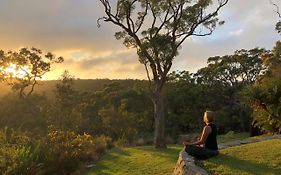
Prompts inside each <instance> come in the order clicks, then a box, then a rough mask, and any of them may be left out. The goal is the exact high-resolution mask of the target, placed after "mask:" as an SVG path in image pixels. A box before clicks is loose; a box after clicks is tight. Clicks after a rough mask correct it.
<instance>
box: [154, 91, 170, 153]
mask: <svg viewBox="0 0 281 175" xmlns="http://www.w3.org/2000/svg"><path fill="white" fill-rule="evenodd" d="M153 104H154V119H155V132H154V147H155V148H156V149H165V148H167V147H166V143H165V112H164V102H163V94H162V88H160V89H157V90H156V91H155V93H154V97H153Z"/></svg>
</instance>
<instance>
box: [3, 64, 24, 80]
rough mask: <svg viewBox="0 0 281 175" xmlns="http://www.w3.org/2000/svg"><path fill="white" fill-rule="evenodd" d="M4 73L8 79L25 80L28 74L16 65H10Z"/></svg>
mask: <svg viewBox="0 0 281 175" xmlns="http://www.w3.org/2000/svg"><path fill="white" fill-rule="evenodd" d="M4 72H5V75H6V77H7V78H24V77H25V76H26V75H27V74H28V73H27V71H26V70H25V69H24V68H19V67H18V66H17V65H16V64H9V65H8V66H7V67H6V68H5V69H4Z"/></svg>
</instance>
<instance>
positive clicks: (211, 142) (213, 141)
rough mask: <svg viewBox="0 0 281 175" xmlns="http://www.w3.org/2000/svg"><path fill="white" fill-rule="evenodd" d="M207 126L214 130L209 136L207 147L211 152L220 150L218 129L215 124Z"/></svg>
mask: <svg viewBox="0 0 281 175" xmlns="http://www.w3.org/2000/svg"><path fill="white" fill-rule="evenodd" d="M207 126H210V127H211V128H212V132H211V133H210V134H209V135H208V137H207V139H206V142H205V147H206V148H209V149H211V150H218V143H217V132H218V131H217V127H216V125H215V124H213V123H209V124H208V125H207Z"/></svg>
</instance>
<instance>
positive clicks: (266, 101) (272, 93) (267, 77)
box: [243, 42, 281, 133]
mask: <svg viewBox="0 0 281 175" xmlns="http://www.w3.org/2000/svg"><path fill="white" fill-rule="evenodd" d="M280 51H281V43H280V42H277V43H276V46H275V48H274V49H273V50H272V52H271V53H270V54H268V55H266V56H265V58H264V64H265V65H266V66H267V69H266V72H265V74H264V75H261V76H260V77H259V80H258V81H257V82H256V83H255V84H254V85H252V86H249V87H248V88H246V89H245V90H244V92H243V94H244V99H245V101H246V103H248V104H249V105H250V106H251V107H252V108H253V111H254V112H253V122H254V124H255V125H256V126H258V127H260V128H261V129H262V130H264V131H266V132H273V133H275V132H277V133H280V132H281V76H280V75H281V74H280V72H281V69H280V65H281V54H280V53H281V52H280Z"/></svg>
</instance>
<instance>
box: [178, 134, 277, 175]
mask: <svg viewBox="0 0 281 175" xmlns="http://www.w3.org/2000/svg"><path fill="white" fill-rule="evenodd" d="M272 139H281V135H280V134H279V135H272V136H265V137H253V138H249V139H245V140H236V141H232V142H228V143H223V144H220V145H219V149H224V148H228V147H232V146H239V145H244V144H249V143H255V142H261V141H266V140H272ZM173 175H209V173H208V172H207V171H206V170H204V169H203V168H201V167H199V166H196V165H195V163H194V158H193V157H192V156H190V155H188V154H187V153H186V152H185V151H184V150H182V151H181V152H180V154H179V158H178V161H177V164H176V167H175V169H174V172H173Z"/></svg>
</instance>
